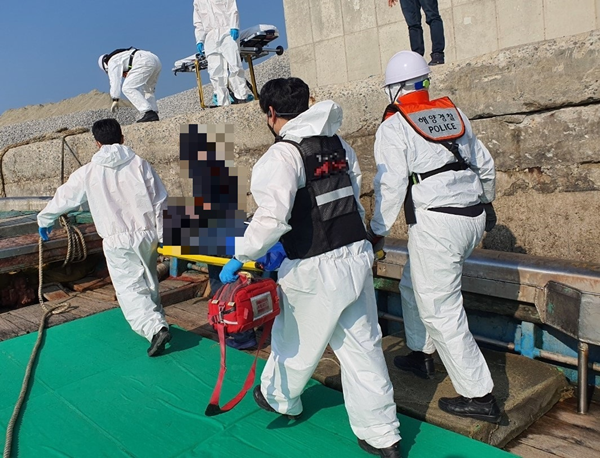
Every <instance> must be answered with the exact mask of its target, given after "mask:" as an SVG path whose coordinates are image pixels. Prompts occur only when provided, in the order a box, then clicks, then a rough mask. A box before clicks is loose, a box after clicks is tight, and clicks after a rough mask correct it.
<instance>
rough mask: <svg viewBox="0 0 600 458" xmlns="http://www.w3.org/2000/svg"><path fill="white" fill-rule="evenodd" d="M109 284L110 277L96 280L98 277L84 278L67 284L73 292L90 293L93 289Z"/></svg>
mask: <svg viewBox="0 0 600 458" xmlns="http://www.w3.org/2000/svg"><path fill="white" fill-rule="evenodd" d="M108 284H110V277H104V278H98V277H85V278H82V279H81V280H77V281H74V282H70V283H68V286H69V288H71V289H72V290H73V291H77V292H80V293H82V292H84V291H91V290H94V289H98V288H102V287H103V286H106V285H108Z"/></svg>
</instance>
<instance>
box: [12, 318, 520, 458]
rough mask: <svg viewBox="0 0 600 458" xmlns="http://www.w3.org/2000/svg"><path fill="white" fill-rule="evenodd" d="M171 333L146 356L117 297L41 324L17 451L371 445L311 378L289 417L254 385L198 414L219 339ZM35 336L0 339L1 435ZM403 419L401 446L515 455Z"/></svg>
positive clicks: (322, 449) (458, 454) (338, 450)
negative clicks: (101, 308) (110, 305)
mask: <svg viewBox="0 0 600 458" xmlns="http://www.w3.org/2000/svg"><path fill="white" fill-rule="evenodd" d="M0 319H1V318H0ZM172 333H173V340H172V341H171V343H172V345H171V347H169V348H168V349H167V352H166V354H165V355H163V356H160V357H157V358H148V357H147V356H146V348H147V346H148V344H147V342H146V341H145V340H144V339H142V338H140V337H138V336H137V335H135V334H134V333H133V332H132V331H131V330H130V329H129V327H128V325H127V323H126V322H125V320H124V318H123V316H122V314H121V312H120V310H119V309H116V310H110V311H107V312H104V313H100V314H98V315H94V316H91V317H88V318H83V319H79V320H76V321H73V322H70V323H66V324H63V325H60V326H56V327H53V328H51V329H49V330H48V331H47V335H46V339H45V343H44V346H43V347H42V349H41V354H40V359H39V362H38V365H37V368H36V370H35V374H34V375H35V380H34V383H33V386H32V388H31V390H30V393H29V397H28V401H27V403H26V404H25V406H24V411H23V413H22V417H21V422H20V423H19V425H18V428H17V430H16V431H17V433H18V436H17V437H16V439H15V441H14V442H13V456H18V457H21V458H26V457H35V458H39V457H111V458H113V457H140V458H153V457H160V458H170V457H238V456H239V457H242V456H243V457H287V458H294V457H302V458H308V457H321V456H325V457H331V456H344V457H345V458H352V457H363V458H366V457H368V456H369V455H368V454H366V453H365V452H363V451H362V450H360V449H359V448H358V446H357V444H356V438H355V437H354V435H353V434H352V431H351V429H350V426H349V424H348V417H347V415H346V411H345V409H344V405H343V399H342V394H341V393H339V392H337V391H335V390H332V389H329V388H326V387H324V386H322V385H320V384H319V383H317V382H314V381H311V383H310V384H309V386H308V387H307V389H306V391H305V393H304V395H303V403H304V407H305V408H304V413H303V417H302V419H301V420H298V421H295V422H294V421H290V420H287V419H285V418H283V417H280V416H277V415H275V414H272V413H268V412H265V411H263V410H261V409H259V408H258V407H257V406H256V404H255V403H254V401H253V400H252V397H251V395H247V396H246V398H245V399H244V400H243V401H242V402H241V403H240V404H239V405H238V406H237V407H236V408H235V409H234V410H233V411H231V412H229V413H226V414H223V415H219V416H216V417H210V418H209V417H205V416H204V409H205V407H206V404H207V403H208V399H209V398H210V394H211V392H212V389H213V386H214V383H215V381H216V376H217V373H218V368H219V347H218V344H217V343H215V342H213V341H211V340H207V339H202V338H201V337H200V336H197V335H196V334H193V333H190V332H186V331H183V330H181V329H178V328H175V327H173V328H172ZM36 337H37V334H36V333H34V334H29V335H26V336H22V337H18V338H15V339H11V340H8V341H4V342H1V343H0V389H1V390H2V391H1V393H2V394H1V395H0V426H1V429H2V431H1V433H0V435H1V439H0V443H1V444H2V446H4V432H5V431H6V425H7V423H8V420H9V418H10V415H11V413H12V410H13V407H14V403H15V401H16V399H17V396H18V393H19V390H20V386H21V381H22V377H23V374H24V371H25V366H26V364H27V361H28V359H29V356H30V353H31V349H32V347H33V343H34V341H35V339H36ZM251 362H252V357H251V356H250V355H247V354H245V353H242V352H238V351H235V350H229V351H228V372H227V377H226V381H225V386H224V388H223V394H222V399H224V400H228V399H229V398H230V397H231V396H233V395H234V394H235V393H237V390H238V389H239V388H240V387H241V385H242V382H243V380H244V379H245V376H246V374H247V371H248V368H249V367H250V364H251ZM259 363H260V364H259V366H260V369H262V366H263V364H264V362H262V361H260V362H259ZM400 421H401V434H402V436H403V441H402V454H403V456H404V457H407V456H409V457H412V458H419V457H423V458H424V457H428V458H432V457H443V458H469V457H473V458H481V457H503V456H513V455H511V454H509V453H506V452H504V451H502V450H499V449H496V448H494V447H490V446H488V445H486V444H483V443H481V442H477V441H474V440H471V439H469V438H466V437H463V436H460V435H458V434H455V433H453V432H450V431H446V430H443V429H440V428H438V427H435V426H432V425H429V424H427V423H422V422H420V421H417V420H414V419H412V418H408V417H405V416H402V415H400Z"/></svg>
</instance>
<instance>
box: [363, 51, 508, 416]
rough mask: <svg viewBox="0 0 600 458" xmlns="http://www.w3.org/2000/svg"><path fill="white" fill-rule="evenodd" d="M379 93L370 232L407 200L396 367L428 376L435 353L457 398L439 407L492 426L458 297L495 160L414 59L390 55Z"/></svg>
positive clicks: (384, 229) (490, 220) (481, 224)
mask: <svg viewBox="0 0 600 458" xmlns="http://www.w3.org/2000/svg"><path fill="white" fill-rule="evenodd" d="M385 88H386V92H387V94H388V96H389V97H390V101H391V104H390V105H389V106H388V107H387V108H386V112H385V114H384V120H383V122H382V124H381V125H380V126H379V129H378V130H377V134H376V138H375V162H376V164H377V173H376V176H375V179H374V191H375V210H374V213H373V219H372V220H371V223H370V228H369V230H368V235H369V239H370V240H371V241H372V243H374V244H377V243H379V244H381V242H382V240H381V239H382V236H385V235H387V234H388V233H389V232H390V229H391V227H392V225H393V224H394V222H395V221H396V218H397V216H398V213H399V211H400V207H401V206H402V202H404V209H405V216H406V220H407V224H408V253H409V260H408V262H407V264H406V266H405V268H404V272H403V274H402V279H401V282H400V293H401V297H402V313H403V316H404V327H405V331H406V343H407V346H408V347H409V348H410V349H411V350H412V352H411V353H410V354H409V355H408V356H399V357H396V358H395V360H394V364H395V365H396V366H397V367H398V368H399V369H401V370H405V371H411V372H413V373H414V374H416V375H418V376H420V377H423V378H431V377H432V376H433V373H434V366H433V359H432V354H433V353H434V352H435V351H436V350H437V351H438V353H439V356H440V358H441V360H442V362H443V363H444V366H445V367H446V370H447V371H448V375H449V376H450V379H451V380H452V384H453V386H454V388H455V390H456V391H457V393H458V394H459V395H460V396H459V397H456V398H441V399H440V401H439V407H440V409H442V410H443V411H445V412H448V413H450V414H453V415H459V416H464V417H471V418H476V419H479V420H484V421H489V422H493V423H496V422H498V421H499V420H500V418H501V412H500V409H499V408H498V405H497V403H496V400H495V398H494V396H493V395H492V394H491V393H492V389H493V387H494V383H493V381H492V377H491V375H490V371H489V368H488V366H487V363H486V361H485V359H484V358H483V355H482V354H481V351H480V349H479V347H478V346H477V343H476V342H475V340H474V338H473V335H472V334H471V332H470V331H469V327H468V322H467V317H466V313H465V310H464V308H463V298H462V294H461V277H462V269H463V263H464V260H465V259H466V258H467V257H468V256H469V255H470V254H471V252H472V251H473V249H474V248H475V247H476V246H477V245H478V244H479V242H480V241H481V239H482V237H483V233H484V230H485V231H489V230H491V229H492V228H493V226H494V224H495V213H494V210H493V207H492V205H491V202H492V201H493V200H494V196H495V179H496V174H495V169H494V161H493V159H492V157H491V155H490V153H489V151H488V150H487V149H486V148H485V146H484V145H483V144H482V143H481V142H480V141H479V140H477V138H476V137H475V135H474V134H473V131H472V129H471V125H470V123H469V120H468V119H467V117H466V116H465V115H464V114H463V113H462V112H461V111H460V110H459V109H458V108H456V107H455V106H454V104H453V103H452V101H451V100H450V99H449V98H447V97H444V98H441V99H436V100H430V98H429V92H428V88H429V66H428V65H427V63H426V62H425V60H424V59H423V57H422V56H421V55H419V54H417V53H414V52H412V51H401V52H399V53H397V54H395V55H394V56H393V57H392V58H391V59H390V61H389V63H388V65H387V68H386V73H385ZM374 246H375V245H374Z"/></svg>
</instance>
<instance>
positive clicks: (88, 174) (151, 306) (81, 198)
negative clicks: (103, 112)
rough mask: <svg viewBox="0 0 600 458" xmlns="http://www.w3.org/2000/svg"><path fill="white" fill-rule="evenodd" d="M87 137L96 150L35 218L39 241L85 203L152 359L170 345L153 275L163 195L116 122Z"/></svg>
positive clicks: (152, 173) (98, 124) (121, 298)
mask: <svg viewBox="0 0 600 458" xmlns="http://www.w3.org/2000/svg"><path fill="white" fill-rule="evenodd" d="M92 133H93V135H94V139H95V140H96V144H97V145H98V148H100V149H99V151H98V152H97V153H96V154H94V156H93V157H92V160H91V162H90V163H89V164H86V165H84V166H83V167H81V168H79V169H77V170H75V171H74V172H73V173H72V174H71V176H70V177H69V180H68V181H67V182H66V183H65V184H63V185H62V186H60V187H59V188H58V189H57V190H56V194H55V195H54V198H53V199H52V200H51V201H50V202H49V203H48V205H46V207H45V208H44V209H43V210H42V211H41V212H40V213H39V214H38V216H37V221H38V225H39V227H40V229H39V232H40V236H41V237H42V240H45V241H46V240H48V233H49V232H50V230H51V229H49V228H50V227H51V226H52V225H53V223H54V221H55V220H56V219H57V218H58V217H59V216H60V215H62V214H64V213H67V212H69V211H71V210H74V209H77V208H79V206H80V205H81V204H83V203H85V202H88V203H89V207H90V212H91V214H92V218H93V220H94V224H95V225H96V230H97V232H98V234H99V235H100V236H101V237H102V238H103V243H102V247H103V250H104V255H105V257H106V264H107V266H108V271H109V273H110V278H111V280H112V284H113V286H114V288H115V291H116V293H117V299H118V301H119V305H120V306H121V310H122V311H123V315H125V318H126V319H127V321H128V322H129V324H130V325H131V328H132V329H133V330H134V331H135V332H136V333H138V334H139V335H141V336H142V337H145V338H146V339H147V340H148V341H150V347H149V348H148V355H149V356H156V355H158V354H160V353H161V352H162V351H163V350H164V348H165V345H166V344H167V342H169V341H170V340H171V334H170V333H169V325H168V324H167V322H166V320H165V317H164V311H163V308H162V306H161V304H160V296H159V291H158V277H157V272H156V262H157V258H158V253H157V251H156V248H157V246H158V244H159V243H162V229H163V228H162V226H163V222H162V219H163V215H162V212H163V209H165V208H166V205H167V202H166V201H167V191H166V190H165V187H164V185H163V183H162V181H161V180H160V178H159V176H158V175H157V174H156V172H155V171H154V169H153V168H152V166H151V165H150V164H149V163H148V162H147V161H145V160H144V159H142V158H140V157H139V156H137V155H136V154H135V153H134V152H133V151H132V150H131V149H130V148H129V147H127V146H124V145H123V141H124V138H123V134H122V133H121V126H120V125H119V123H118V122H117V121H116V120H115V119H103V120H100V121H97V122H95V123H94V125H93V126H92Z"/></svg>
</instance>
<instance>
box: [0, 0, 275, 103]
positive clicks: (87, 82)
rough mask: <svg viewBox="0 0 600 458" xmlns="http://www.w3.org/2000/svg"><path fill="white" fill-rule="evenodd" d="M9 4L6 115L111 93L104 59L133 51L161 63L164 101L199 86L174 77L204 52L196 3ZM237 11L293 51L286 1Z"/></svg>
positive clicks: (2, 53)
mask: <svg viewBox="0 0 600 458" xmlns="http://www.w3.org/2000/svg"><path fill="white" fill-rule="evenodd" d="M1 2H2V5H1V7H0V114H1V113H3V112H4V111H5V110H7V109H9V108H20V107H23V106H25V105H33V104H44V103H51V102H58V101H60V100H63V99H66V98H69V97H74V96H76V95H79V94H84V93H87V92H90V91H91V90H92V89H98V90H99V91H102V92H108V89H109V88H108V78H107V76H106V75H105V74H104V73H103V72H102V71H101V70H100V69H99V68H98V64H97V61H98V56H100V55H101V54H104V53H108V52H111V51H112V50H114V49H116V48H126V47H129V46H135V47H136V48H141V49H146V50H148V51H152V52H153V53H155V54H156V55H157V56H158V57H159V58H160V60H161V62H162V65H163V69H162V73H161V75H160V79H159V81H158V86H157V90H156V95H157V97H158V98H161V97H165V96H167V95H171V94H175V93H177V92H181V91H185V90H187V89H190V88H193V87H195V85H196V80H195V76H193V74H191V73H186V74H181V73H180V74H178V75H177V76H174V75H173V73H172V72H171V68H172V67H173V63H174V62H175V61H176V60H178V59H181V58H184V57H187V56H189V55H191V54H193V53H194V52H195V51H196V45H195V39H194V26H193V23H192V12H193V0H102V1H94V2H91V1H88V0H1ZM237 5H238V10H239V12H240V28H241V29H244V28H247V27H251V26H254V25H256V24H260V23H262V24H272V25H275V26H276V27H277V28H278V29H279V34H280V36H279V38H278V39H276V40H275V41H273V47H275V46H277V45H281V46H283V47H284V48H286V49H287V38H286V33H285V20H284V15H283V1H282V0H237ZM203 73H206V72H203ZM203 77H204V78H205V79H207V76H206V75H203Z"/></svg>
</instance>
